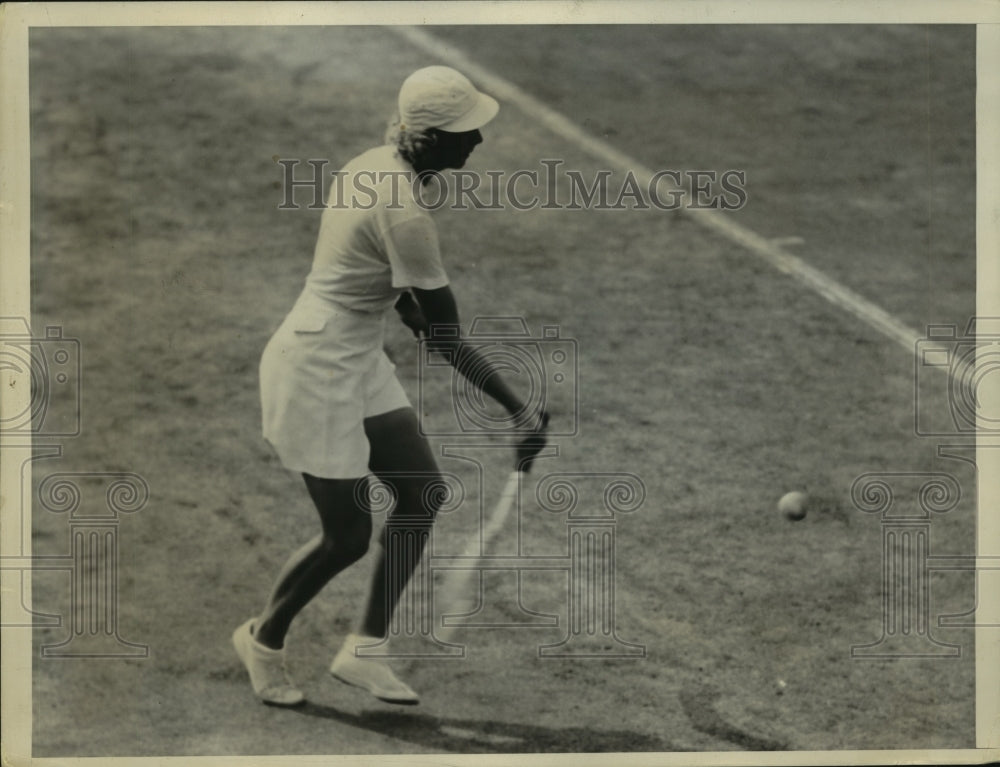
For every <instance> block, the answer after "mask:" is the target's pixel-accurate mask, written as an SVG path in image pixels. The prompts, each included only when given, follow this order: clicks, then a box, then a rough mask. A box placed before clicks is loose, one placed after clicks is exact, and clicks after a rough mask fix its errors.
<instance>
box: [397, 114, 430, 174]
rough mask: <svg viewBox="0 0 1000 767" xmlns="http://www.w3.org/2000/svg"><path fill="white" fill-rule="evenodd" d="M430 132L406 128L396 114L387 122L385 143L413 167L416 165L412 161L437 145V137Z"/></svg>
mask: <svg viewBox="0 0 1000 767" xmlns="http://www.w3.org/2000/svg"><path fill="white" fill-rule="evenodd" d="M431 130H432V129H427V130H414V129H412V128H407V127H406V126H405V125H404V124H403V123H402V122H401V121H400V119H399V114H398V113H397V114H395V115H393V117H392V119H391V120H389V127H388V128H387V129H386V132H385V143H387V144H392V146H394V147H395V148H396V152H397V154H399V156H400V157H402V158H403V159H404V160H406V162H408V163H409V164H410V165H414V166H415V165H416V164H417V163H416V162H414V161H415V160H417V159H418V158H419V157H420V156H421V155H422V154H423V153H424V152H426V151H427V150H428V149H429V148H430V147H432V146H434V144H436V143H437V136H435V135H434V134H433V133H431V132H430V131H431Z"/></svg>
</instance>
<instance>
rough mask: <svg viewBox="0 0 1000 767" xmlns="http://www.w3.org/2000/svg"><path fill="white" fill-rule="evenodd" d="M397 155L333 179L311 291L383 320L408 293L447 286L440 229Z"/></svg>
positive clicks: (377, 154)
mask: <svg viewBox="0 0 1000 767" xmlns="http://www.w3.org/2000/svg"><path fill="white" fill-rule="evenodd" d="M414 178H415V174H414V171H413V169H412V168H411V167H410V166H409V165H408V164H407V163H406V162H404V161H403V160H402V159H400V158H399V157H398V156H397V155H396V150H395V147H393V146H391V145H385V146H380V147H376V148H375V149H370V150H369V151H367V152H365V153H364V154H361V155H359V156H358V157H356V158H354V159H353V160H351V162H349V163H348V164H347V165H346V166H344V168H343V169H342V170H341V171H340V172H339V174H338V175H337V176H335V177H334V180H333V183H332V184H331V190H330V195H329V197H328V201H327V208H326V210H324V211H323V217H322V220H321V223H320V230H319V237H318V239H317V241H316V251H315V254H314V256H313V267H312V271H311V272H310V274H309V277H308V278H307V279H306V289H307V290H310V291H312V292H313V293H315V294H316V295H318V296H320V297H322V298H325V299H327V300H329V301H333V302H334V303H336V304H339V305H340V306H343V307H346V308H348V309H354V310H357V311H364V312H383V311H385V310H386V309H388V308H389V307H390V306H392V305H393V304H394V303H395V301H396V299H397V298H398V297H399V295H400V293H402V292H403V291H404V290H405V289H406V288H410V287H415V288H423V289H425V290H433V289H435V288H441V287H444V286H445V285H447V284H448V275H447V274H446V273H445V269H444V265H443V263H442V261H441V250H440V246H439V244H438V236H437V227H436V226H435V224H434V221H433V220H432V219H431V217H430V214H429V213H428V211H427V210H426V209H425V208H424V207H422V206H421V205H420V204H419V202H418V200H417V199H416V197H415V196H414V195H415V194H419V188H418V187H416V186H415V185H414Z"/></svg>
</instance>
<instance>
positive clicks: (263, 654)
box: [233, 618, 306, 706]
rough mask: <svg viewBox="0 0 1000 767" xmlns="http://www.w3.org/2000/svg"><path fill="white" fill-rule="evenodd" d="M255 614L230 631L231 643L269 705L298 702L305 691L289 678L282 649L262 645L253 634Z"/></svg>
mask: <svg viewBox="0 0 1000 767" xmlns="http://www.w3.org/2000/svg"><path fill="white" fill-rule="evenodd" d="M254 620H255V619H254V618H251V619H250V620H248V621H247V622H246V623H244V624H243V625H242V626H240V627H239V628H238V629H236V631H234V632H233V647H234V648H236V654H237V655H238V656H239V657H240V660H241V661H243V665H244V666H246V669H247V672H249V674H250V684H251V685H253V691H254V692H255V693H257V697H258V698H260V699H261V700H262V701H264V702H265V703H267V704H269V705H272V706H297V705H299V704H300V703H303V702H305V699H306V697H305V695H303V694H302V691H301V690H300V689H298V688H297V687H296V686H295V685H294V684H292V682H291V680H289V678H288V672H287V670H286V669H285V651H284V650H272V649H271V648H270V647H265V646H264V645H262V644H261V643H260V642H258V641H257V640H256V639H254V637H253V629H254Z"/></svg>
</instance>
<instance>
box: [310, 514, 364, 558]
mask: <svg viewBox="0 0 1000 767" xmlns="http://www.w3.org/2000/svg"><path fill="white" fill-rule="evenodd" d="M371 534H372V523H371V517H369V516H368V515H367V514H366V515H365V516H364V517H363V518H360V519H359V521H358V522H357V523H356V524H354V525H351V526H349V527H345V528H344V529H342V530H338V531H335V532H333V533H331V534H330V535H325V536H323V542H322V547H323V555H324V558H325V559H326V560H327V561H328V562H329V563H330V565H331V566H332V567H338V568H339V567H343V566H345V565H348V564H352V563H354V562H357V561H358V560H359V559H361V558H362V557H363V556H364V555H365V554H367V553H368V543H369V541H370V540H371Z"/></svg>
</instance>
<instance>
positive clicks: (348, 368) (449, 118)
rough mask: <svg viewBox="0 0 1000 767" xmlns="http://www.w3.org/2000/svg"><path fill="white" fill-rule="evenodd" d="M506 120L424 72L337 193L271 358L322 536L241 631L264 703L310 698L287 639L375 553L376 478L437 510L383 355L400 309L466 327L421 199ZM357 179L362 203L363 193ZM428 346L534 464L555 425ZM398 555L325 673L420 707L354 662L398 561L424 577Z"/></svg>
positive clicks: (390, 557)
mask: <svg viewBox="0 0 1000 767" xmlns="http://www.w3.org/2000/svg"><path fill="white" fill-rule="evenodd" d="M498 109H499V107H498V105H497V102H496V101H495V100H494V99H492V98H491V97H489V96H487V95H485V94H483V93H480V92H479V91H477V90H476V89H475V88H474V87H473V86H472V84H471V83H470V82H469V81H468V79H466V78H465V77H464V76H463V75H461V74H460V73H459V72H456V71H455V70H453V69H450V68H448V67H427V68H425V69H421V70H418V71H417V72H414V73H413V74H412V75H411V76H410V77H408V78H407V79H406V81H405V82H404V83H403V86H402V88H401V89H400V93H399V119H398V120H397V121H396V122H395V123H394V124H393V126H392V127H391V128H390V134H389V137H388V138H389V140H388V143H387V144H385V145H383V146H380V147H377V148H375V149H371V150H369V151H367V152H365V153H364V154H362V155H360V156H359V157H357V158H355V159H354V160H352V161H351V162H350V163H348V165H347V166H345V167H344V168H343V171H344V172H343V174H341V175H342V179H341V180H342V181H343V183H339V181H340V180H338V183H335V184H334V185H333V190H332V192H331V196H330V200H329V203H328V206H327V209H326V210H324V212H323V217H322V222H321V225H320V232H319V238H318V241H317V244H316V251H315V255H314V260H313V268H312V271H311V272H310V274H309V276H308V278H307V279H306V284H305V287H304V289H303V291H302V294H301V295H300V296H299V298H298V300H297V301H296V303H295V305H294V307H293V308H292V310H291V312H290V313H289V314H288V316H287V317H286V318H285V320H284V322H283V323H282V324H281V326H280V327H279V328H278V330H277V331H276V332H275V334H274V336H273V337H272V338H271V340H270V342H269V343H268V345H267V348H266V349H265V350H264V354H263V357H262V360H261V366H260V376H261V402H262V407H263V427H264V436H265V438H266V439H267V440H268V441H269V442H270V443H271V444H272V445H273V446H274V448H275V450H276V452H277V454H278V456H279V458H280V459H281V462H282V464H283V465H284V466H285V467H287V468H288V469H291V470H293V471H296V472H299V473H301V474H302V475H303V477H304V478H305V483H306V487H307V489H308V491H309V494H310V496H311V498H312V500H313V502H314V504H315V506H316V509H317V511H318V512H319V517H320V525H321V531H320V533H319V534H318V535H317V536H316V537H315V538H313V539H312V540H310V541H309V542H308V543H307V544H306V545H305V546H303V547H302V548H301V549H299V550H298V551H297V552H295V553H294V554H293V555H292V556H291V558H290V559H289V560H288V562H287V563H286V564H285V565H284V567H283V568H282V570H281V572H280V573H279V574H278V577H277V581H276V583H275V585H274V588H273V590H272V592H271V595H270V597H269V598H268V601H267V604H266V605H265V607H264V610H263V611H262V612H261V613H260V615H258V616H256V617H254V618H252V619H250V620H248V621H246V623H244V624H243V625H242V626H240V627H239V628H238V629H236V631H235V632H234V634H233V643H234V645H235V647H236V651H237V654H238V655H239V657H240V659H241V660H242V661H243V663H244V665H245V666H246V667H247V670H248V672H249V674H250V680H251V683H252V685H253V688H254V691H255V692H256V694H257V695H258V696H259V697H260V698H261V699H262V700H263V701H264V702H266V703H270V704H274V705H284V706H292V705H297V704H299V703H301V702H303V701H304V696H303V695H302V692H301V691H300V690H299V689H298V688H297V687H296V686H295V685H294V684H293V683H292V682H291V681H290V680H289V678H288V675H287V673H286V671H285V667H284V653H283V647H284V641H285V635H286V634H287V632H288V628H289V625H290V624H291V622H292V619H293V618H294V617H295V616H296V615H297V614H298V613H299V611H300V610H301V609H302V608H303V607H304V606H305V605H306V604H307V603H308V602H309V601H310V600H311V599H312V598H313V597H314V596H315V595H316V594H317V593H319V591H320V590H321V589H322V588H323V586H324V585H326V583H328V582H329V580H330V579H331V578H333V577H334V576H335V575H336V574H337V573H338V572H340V571H341V570H343V569H344V568H346V567H348V566H349V565H351V564H352V563H354V562H356V561H357V560H358V559H360V558H361V557H362V556H363V555H364V554H365V553H366V551H367V549H368V543H369V539H370V537H371V532H372V521H371V514H370V511H369V508H368V505H367V500H366V499H367V493H366V492H365V488H366V487H367V482H368V479H367V478H368V475H369V474H374V475H375V476H376V477H379V476H380V475H382V476H385V477H388V478H389V479H386V481H387V483H389V484H391V486H392V487H393V489H394V490H395V493H396V497H397V500H396V505H395V507H394V509H393V511H392V512H391V514H394V515H400V517H399V518H401V519H402V518H405V517H407V516H412V517H417V518H420V517H423V518H424V519H426V517H427V515H430V516H433V515H434V513H435V512H436V511H437V509H436V507H435V505H434V504H435V503H436V501H435V498H436V497H437V494H436V493H425V492H424V491H425V488H427V487H428V485H429V484H436V483H437V482H438V481H439V480H440V475H439V473H438V469H437V464H436V462H435V460H434V456H433V453H432V451H431V449H430V446H429V445H428V443H427V441H426V440H425V439H424V438H423V437H422V436H421V434H420V432H419V429H418V424H417V417H416V414H415V413H414V411H413V408H412V407H411V405H410V403H409V400H408V399H407V396H406V394H405V392H404V391H403V388H402V387H401V386H400V384H399V381H398V380H397V379H396V376H395V373H394V366H393V364H392V363H391V362H390V361H389V359H388V358H387V357H386V355H385V353H384V351H383V343H382V342H383V333H384V326H385V318H386V316H387V314H390V311H389V310H390V309H391V308H392V307H395V308H396V310H397V311H398V312H399V315H400V317H401V319H402V320H403V322H404V323H406V324H407V326H408V327H410V328H411V330H413V332H414V333H415V334H417V335H423V334H425V333H427V332H428V330H429V328H430V327H432V326H442V325H444V326H454V327H458V324H459V319H458V313H457V310H456V303H455V299H454V296H453V295H452V292H451V289H450V288H449V287H448V277H447V275H446V273H445V270H444V266H443V264H442V261H441V254H440V252H439V248H438V239H437V230H436V227H435V224H434V222H433V221H432V220H431V218H430V216H429V214H428V212H427V210H426V209H425V207H423V206H421V204H420V202H419V200H418V199H417V198H416V196H415V194H418V193H419V187H420V184H421V183H422V181H423V180H426V177H427V175H428V174H429V173H431V172H436V171H441V170H443V169H445V168H460V167H462V166H463V165H464V164H465V161H466V160H467V159H468V157H469V155H470V153H471V152H472V150H473V148H474V147H475V146H476V145H477V144H479V143H481V142H482V135H481V134H480V132H479V128H481V127H482V126H483V125H485V124H486V123H487V122H489V121H490V120H491V119H493V117H494V116H495V115H496V113H497V111H498ZM355 178H358V179H362V180H363V182H364V183H363V186H364V187H365V190H366V191H362V192H358V191H357V189H358V188H359V187H358V186H357V185H355V184H354V183H353V179H355ZM367 189H371V190H372V192H373V193H369V192H368V191H367ZM434 338H437V335H436V334H435V336H434ZM432 343H433V344H434V346H435V348H436V350H437V351H440V352H442V353H445V354H447V355H448V359H449V360H450V361H451V363H452V365H453V366H454V367H455V369H456V370H457V371H458V372H459V373H461V374H463V375H466V377H468V378H469V379H470V381H472V382H473V383H474V384H475V385H476V386H477V387H478V388H480V389H481V390H482V391H483V392H484V393H486V394H487V395H489V396H490V397H492V398H493V399H495V400H496V401H497V402H498V403H500V405H502V406H503V407H504V408H505V409H506V411H507V412H508V413H509V414H510V416H511V418H512V419H513V420H512V423H514V424H516V425H518V426H519V427H522V428H524V427H528V428H529V429H534V431H533V432H532V433H531V434H530V435H529V436H528V437H527V438H526V439H524V440H523V441H522V442H521V443H520V444H519V445H518V448H517V453H518V460H519V461H521V462H527V463H529V464H530V462H531V460H532V459H533V458H534V456H535V455H536V454H537V453H538V451H539V450H540V449H541V447H542V446H543V445H544V444H545V438H544V431H545V426H546V424H547V421H548V415H547V414H546V413H544V412H540V411H538V410H535V411H534V412H529V408H528V407H527V406H526V405H525V403H524V402H523V401H522V400H521V399H520V398H519V397H518V396H517V395H516V394H515V393H514V392H513V391H511V389H509V388H508V387H507V385H506V384H505V383H504V381H503V380H502V379H501V378H500V376H499V375H498V374H497V373H496V371H495V370H493V368H492V367H491V366H490V364H489V363H488V361H487V360H486V359H484V357H483V356H482V355H480V353H479V352H478V351H477V350H476V348H475V347H474V346H470V345H468V344H466V343H465V342H464V341H463V340H461V339H460V338H458V337H457V336H455V335H453V336H451V340H441V341H437V340H432ZM401 475H405V476H401ZM394 546H395V544H393V543H391V542H390V541H389V539H387V538H386V537H385V536H383V537H382V539H381V547H380V549H379V552H378V554H379V561H378V563H377V564H376V566H375V570H374V577H373V579H372V584H371V589H370V592H369V595H368V603H367V607H366V609H365V612H364V615H363V618H362V621H361V624H360V627H359V628H358V629H357V631H356V633H354V634H351V635H350V636H348V637H347V639H346V641H345V643H344V645H343V647H342V649H341V650H340V652H339V653H337V655H336V657H335V658H334V660H333V663H332V665H331V668H330V671H331V672H332V673H333V674H334V676H336V677H337V678H339V679H341V680H342V681H345V682H348V683H350V684H354V685H357V686H360V687H363V688H365V689H367V690H369V691H370V692H371V693H372V694H374V695H375V696H376V697H378V698H380V699H382V700H386V701H390V702H395V703H415V702H417V699H418V698H417V694H416V693H415V692H414V691H413V690H412V689H410V687H409V686H407V685H406V684H405V683H403V682H402V681H400V680H399V679H398V678H397V677H396V676H395V675H394V674H393V672H392V669H391V668H390V667H389V666H388V664H386V663H385V662H384V661H381V660H378V659H368V658H360V657H357V656H356V654H355V648H356V647H357V646H358V645H359V644H370V643H374V642H375V641H377V639H378V638H382V637H385V636H386V635H387V630H388V624H389V620H390V618H391V616H392V613H393V611H394V609H395V606H396V603H397V601H398V599H399V596H400V593H401V592H402V590H403V588H404V586H405V582H399V579H396V578H392V579H387V578H386V567H387V563H389V562H393V563H394V564H395V565H396V567H395V570H394V571H395V572H398V571H399V567H400V565H401V564H402V563H404V562H405V563H406V564H405V567H409V568H410V569H409V570H408V571H407V572H405V573H403V576H404V577H403V579H402V580H403V581H405V580H406V579H407V578H408V577H409V575H410V574H411V573H412V568H413V567H415V566H416V559H415V557H413V556H406V555H405V552H401V551H395V550H392V549H393V548H394ZM418 554H419V552H418ZM387 581H391V582H387Z"/></svg>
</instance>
